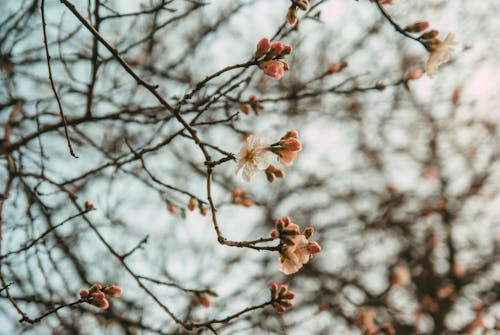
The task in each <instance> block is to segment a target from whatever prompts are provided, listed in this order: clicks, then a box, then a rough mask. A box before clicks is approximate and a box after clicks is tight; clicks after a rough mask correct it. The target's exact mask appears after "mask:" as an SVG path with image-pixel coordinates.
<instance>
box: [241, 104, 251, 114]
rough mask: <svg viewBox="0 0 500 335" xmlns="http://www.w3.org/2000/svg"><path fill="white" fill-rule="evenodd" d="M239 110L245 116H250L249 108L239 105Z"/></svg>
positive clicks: (245, 105)
mask: <svg viewBox="0 0 500 335" xmlns="http://www.w3.org/2000/svg"><path fill="white" fill-rule="evenodd" d="M240 110H241V112H242V113H243V114H245V115H249V114H250V107H248V105H247V104H241V105H240Z"/></svg>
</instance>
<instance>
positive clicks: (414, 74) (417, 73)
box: [408, 69, 423, 80]
mask: <svg viewBox="0 0 500 335" xmlns="http://www.w3.org/2000/svg"><path fill="white" fill-rule="evenodd" d="M422 73H423V71H422V69H413V70H411V71H410V72H408V80H416V79H418V78H420V77H422Z"/></svg>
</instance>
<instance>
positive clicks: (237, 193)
mask: <svg viewBox="0 0 500 335" xmlns="http://www.w3.org/2000/svg"><path fill="white" fill-rule="evenodd" d="M245 194H246V191H245V190H244V189H242V188H237V189H234V190H233V192H232V193H231V195H232V196H233V198H240V197H244V196H245Z"/></svg>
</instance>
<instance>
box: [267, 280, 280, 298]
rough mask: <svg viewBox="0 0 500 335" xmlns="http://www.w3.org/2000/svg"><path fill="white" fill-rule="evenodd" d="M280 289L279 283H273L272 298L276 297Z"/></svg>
mask: <svg viewBox="0 0 500 335" xmlns="http://www.w3.org/2000/svg"><path fill="white" fill-rule="evenodd" d="M278 289H279V285H278V283H272V284H271V285H270V286H269V290H270V291H271V296H273V297H274V296H275V295H276V293H277V292H278Z"/></svg>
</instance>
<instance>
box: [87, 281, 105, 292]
mask: <svg viewBox="0 0 500 335" xmlns="http://www.w3.org/2000/svg"><path fill="white" fill-rule="evenodd" d="M100 290H102V285H101V284H99V283H95V284H94V285H92V286H90V288H89V292H90V293H96V292H99V291H100Z"/></svg>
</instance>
